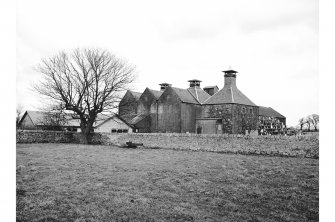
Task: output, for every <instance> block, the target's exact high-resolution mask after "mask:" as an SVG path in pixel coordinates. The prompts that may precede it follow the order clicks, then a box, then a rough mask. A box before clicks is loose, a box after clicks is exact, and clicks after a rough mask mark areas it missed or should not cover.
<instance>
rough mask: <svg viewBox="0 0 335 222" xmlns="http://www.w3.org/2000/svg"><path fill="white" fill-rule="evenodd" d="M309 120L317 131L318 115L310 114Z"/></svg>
mask: <svg viewBox="0 0 335 222" xmlns="http://www.w3.org/2000/svg"><path fill="white" fill-rule="evenodd" d="M310 120H311V123H312V125H313V127H314V130H315V131H318V128H317V126H318V124H319V115H317V114H312V115H310Z"/></svg>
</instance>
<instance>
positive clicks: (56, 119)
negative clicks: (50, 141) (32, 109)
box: [42, 104, 69, 131]
mask: <svg viewBox="0 0 335 222" xmlns="http://www.w3.org/2000/svg"><path fill="white" fill-rule="evenodd" d="M43 110H44V117H43V120H42V124H43V125H44V127H43V129H45V130H55V131H61V130H63V128H64V126H65V125H66V124H67V123H68V118H67V116H69V115H67V114H66V113H65V112H64V106H63V105H62V104H60V105H53V106H50V107H46V108H44V109H43Z"/></svg>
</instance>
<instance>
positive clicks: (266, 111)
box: [259, 106, 286, 118]
mask: <svg viewBox="0 0 335 222" xmlns="http://www.w3.org/2000/svg"><path fill="white" fill-rule="evenodd" d="M259 115H260V116H271V117H277V118H286V117H285V116H283V115H282V114H280V113H278V112H277V111H276V110H274V109H272V108H271V107H264V106H260V107H259Z"/></svg>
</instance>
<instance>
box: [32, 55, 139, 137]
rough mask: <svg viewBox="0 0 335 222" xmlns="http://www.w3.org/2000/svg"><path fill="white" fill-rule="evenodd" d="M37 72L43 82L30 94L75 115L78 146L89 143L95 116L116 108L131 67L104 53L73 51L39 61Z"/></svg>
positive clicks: (129, 80)
mask: <svg viewBox="0 0 335 222" xmlns="http://www.w3.org/2000/svg"><path fill="white" fill-rule="evenodd" d="M37 70H38V71H39V72H41V73H42V74H43V80H42V81H40V82H39V83H38V84H35V85H34V90H35V91H36V92H38V93H39V94H40V95H42V96H44V97H46V98H47V99H48V100H50V101H51V102H52V104H55V105H59V106H60V105H62V106H63V107H64V110H70V111H72V112H74V113H75V114H76V115H78V118H79V119H80V128H81V132H82V143H89V142H90V135H91V134H90V132H91V131H92V127H93V123H94V122H95V119H96V117H97V114H98V113H101V112H108V111H111V110H113V109H115V108H117V105H118V103H119V102H120V99H121V95H122V92H123V91H124V90H126V89H127V87H128V85H129V84H130V83H132V82H133V81H134V70H135V67H134V66H133V65H130V64H128V63H127V62H126V61H124V60H122V59H119V58H117V57H116V56H115V55H113V54H111V53H109V52H108V51H105V50H98V49H76V50H74V51H73V52H72V53H65V52H61V53H59V54H58V55H56V56H54V57H51V58H49V59H44V60H42V63H41V64H40V65H39V66H38V68H37Z"/></svg>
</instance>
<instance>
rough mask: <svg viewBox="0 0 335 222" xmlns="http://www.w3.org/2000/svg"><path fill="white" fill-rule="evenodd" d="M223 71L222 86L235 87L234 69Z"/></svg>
mask: <svg viewBox="0 0 335 222" xmlns="http://www.w3.org/2000/svg"><path fill="white" fill-rule="evenodd" d="M222 72H224V87H232V86H233V87H236V73H238V72H237V71H235V70H232V69H229V70H225V71H222Z"/></svg>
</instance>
